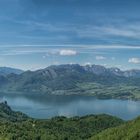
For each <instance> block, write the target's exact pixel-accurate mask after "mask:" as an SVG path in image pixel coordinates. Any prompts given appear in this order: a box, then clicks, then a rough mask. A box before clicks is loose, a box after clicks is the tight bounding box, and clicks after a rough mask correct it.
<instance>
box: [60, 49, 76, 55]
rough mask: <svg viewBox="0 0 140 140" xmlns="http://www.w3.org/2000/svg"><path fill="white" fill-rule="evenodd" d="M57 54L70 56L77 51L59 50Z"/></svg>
mask: <svg viewBox="0 0 140 140" xmlns="http://www.w3.org/2000/svg"><path fill="white" fill-rule="evenodd" d="M59 54H60V55H63V56H71V55H76V54H77V52H76V51H74V50H60V52H59Z"/></svg>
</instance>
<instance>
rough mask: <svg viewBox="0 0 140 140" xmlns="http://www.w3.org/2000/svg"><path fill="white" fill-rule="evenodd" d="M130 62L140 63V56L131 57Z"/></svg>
mask: <svg viewBox="0 0 140 140" xmlns="http://www.w3.org/2000/svg"><path fill="white" fill-rule="evenodd" d="M128 62H129V63H134V64H139V63H140V58H136V57H133V58H129V60H128Z"/></svg>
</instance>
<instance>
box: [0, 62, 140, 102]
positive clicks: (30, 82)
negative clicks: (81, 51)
mask: <svg viewBox="0 0 140 140" xmlns="http://www.w3.org/2000/svg"><path fill="white" fill-rule="evenodd" d="M0 92H4V93H15V92H16V93H22V94H23V93H26V94H27V93H28V94H29V93H38V94H39V93H41V94H47V95H71V94H78V95H91V96H95V97H97V98H118V99H120V98H121V99H135V100H137V99H140V71H139V70H130V71H121V70H120V69H118V68H105V67H103V66H98V65H92V66H80V65H78V64H73V65H58V66H49V67H47V68H45V69H41V70H37V71H26V72H24V73H21V74H19V75H17V74H9V75H7V76H0Z"/></svg>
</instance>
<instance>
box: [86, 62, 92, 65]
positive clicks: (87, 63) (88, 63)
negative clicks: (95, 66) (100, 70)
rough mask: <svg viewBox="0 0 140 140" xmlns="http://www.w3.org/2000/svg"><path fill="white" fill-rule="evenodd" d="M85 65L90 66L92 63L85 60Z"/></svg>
mask: <svg viewBox="0 0 140 140" xmlns="http://www.w3.org/2000/svg"><path fill="white" fill-rule="evenodd" d="M86 65H89V66H91V65H92V64H91V62H86V63H85V64H84V66H86Z"/></svg>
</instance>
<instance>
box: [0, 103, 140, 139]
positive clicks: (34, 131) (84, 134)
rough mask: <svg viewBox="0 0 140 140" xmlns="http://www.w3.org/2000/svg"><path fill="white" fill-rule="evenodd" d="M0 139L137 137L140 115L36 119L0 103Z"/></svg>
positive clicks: (139, 131)
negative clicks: (130, 119)
mask: <svg viewBox="0 0 140 140" xmlns="http://www.w3.org/2000/svg"><path fill="white" fill-rule="evenodd" d="M0 120H1V121H0V140H140V117H139V118H137V119H135V120H132V121H129V122H124V121H123V120H121V119H118V118H116V117H113V116H109V115H105V114H103V115H88V116H84V117H78V116H77V117H72V118H66V117H55V118H52V119H46V120H37V119H32V118H29V117H27V116H26V115H24V114H22V113H20V112H15V111H12V110H11V108H10V107H9V106H8V105H7V103H6V102H5V103H0Z"/></svg>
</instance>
